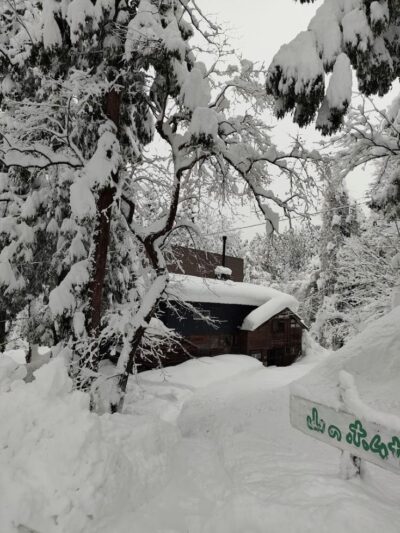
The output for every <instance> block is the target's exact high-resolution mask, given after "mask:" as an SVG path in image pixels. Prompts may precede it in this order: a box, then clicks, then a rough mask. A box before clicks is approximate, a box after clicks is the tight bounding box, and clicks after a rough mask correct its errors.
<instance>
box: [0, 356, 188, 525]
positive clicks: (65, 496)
mask: <svg viewBox="0 0 400 533" xmlns="http://www.w3.org/2000/svg"><path fill="white" fill-rule="evenodd" d="M22 377H23V376H22V372H20V373H19V372H18V368H17V367H16V363H15V362H14V361H12V360H11V359H9V358H6V357H4V358H2V359H1V366H0V383H2V384H3V385H5V384H7V386H3V387H2V391H1V392H0V442H1V444H2V446H1V449H0V471H1V476H0V494H1V513H0V531H2V532H4V533H13V532H15V533H17V532H18V533H20V532H21V531H38V532H40V533H59V532H60V533H71V532H74V533H81V532H82V533H83V532H85V533H91V532H93V533H94V532H95V531H97V524H98V523H99V522H100V521H101V520H102V519H103V518H105V517H107V516H115V515H118V514H119V513H120V512H121V511H124V510H125V509H126V508H127V507H129V508H130V509H132V507H133V508H136V506H138V505H140V504H141V503H143V501H144V500H145V499H146V497H149V495H150V493H151V492H152V491H153V490H154V488H155V487H159V486H163V483H165V482H166V480H167V478H168V475H169V474H168V469H167V459H166V457H167V454H168V451H169V449H170V448H171V447H172V446H173V445H174V444H175V442H176V440H177V438H178V437H177V431H176V429H174V428H173V427H172V426H170V425H168V424H166V423H163V422H161V421H156V420H155V419H152V418H150V417H135V418H133V417H130V416H128V415H127V416H123V417H122V416H115V415H114V416H110V415H104V416H102V417H100V416H98V415H96V414H94V413H91V412H90V411H89V397H88V395H87V394H84V393H82V392H79V391H73V390H72V381H71V380H70V378H69V377H68V375H67V372H66V369H65V366H64V361H63V359H62V358H56V359H53V360H52V361H51V362H50V363H48V364H46V365H44V366H42V367H41V368H40V369H39V370H37V371H36V372H35V380H34V381H33V382H32V383H24V382H23V381H22V379H21V378H22Z"/></svg>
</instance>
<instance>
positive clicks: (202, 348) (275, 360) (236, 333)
mask: <svg viewBox="0 0 400 533" xmlns="http://www.w3.org/2000/svg"><path fill="white" fill-rule="evenodd" d="M192 305H193V306H195V307H196V308H197V309H198V310H199V311H200V312H201V313H202V314H203V315H206V316H209V317H210V318H212V319H213V320H215V321H216V323H215V326H214V327H213V326H212V325H211V324H210V323H207V322H206V321H204V320H203V319H201V318H200V316H196V314H193V313H192V312H191V311H190V310H189V309H188V308H185V307H183V306H181V305H177V307H176V311H174V310H173V308H172V309H171V307H169V308H167V307H164V308H161V309H160V319H161V320H162V321H163V323H164V324H165V325H166V326H167V327H168V328H171V329H174V330H176V331H177V332H178V333H180V335H182V336H183V337H184V342H183V348H182V347H177V348H176V350H174V351H172V352H170V353H169V354H168V356H167V358H166V360H165V365H171V364H178V363H181V362H183V361H186V360H187V359H189V358H190V357H204V356H213V355H219V354H224V353H240V354H247V355H251V356H253V357H256V358H257V359H259V360H260V361H262V362H263V363H264V364H265V365H277V366H287V365H290V364H292V363H293V362H294V361H295V360H296V359H297V358H298V357H299V356H300V355H301V340H302V331H303V326H302V324H301V322H300V321H299V319H298V318H297V317H296V315H294V314H293V313H292V312H291V311H290V310H289V309H286V310H284V311H282V312H281V313H279V314H278V315H276V316H275V317H273V318H272V319H271V320H269V321H268V322H266V323H264V324H262V325H261V326H260V327H259V328H257V329H256V330H255V331H242V330H240V329H239V328H240V326H241V325H242V323H243V320H244V318H245V317H246V316H247V315H248V314H249V313H250V312H251V311H253V310H254V309H255V308H256V307H255V306H249V305H237V304H217V303H196V304H192Z"/></svg>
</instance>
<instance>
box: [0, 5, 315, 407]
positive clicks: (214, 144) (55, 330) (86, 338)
mask: <svg viewBox="0 0 400 533" xmlns="http://www.w3.org/2000/svg"><path fill="white" fill-rule="evenodd" d="M0 24H1V26H2V28H3V33H2V35H3V38H2V46H1V50H0V78H1V80H2V82H1V99H2V113H1V116H0V160H1V166H2V167H1V170H2V174H1V178H0V209H1V211H0V215H1V218H0V239H1V251H0V291H1V298H2V301H3V302H5V303H6V310H5V312H3V315H4V316H2V317H0V318H3V319H4V320H8V321H9V322H10V323H12V322H13V319H14V318H15V317H16V315H17V314H18V313H19V312H20V311H21V310H23V309H27V306H28V304H29V316H30V317H31V318H30V319H29V321H28V322H27V328H26V334H25V335H26V337H27V340H28V341H29V342H30V343H40V344H46V345H48V346H53V352H54V355H56V354H57V353H62V354H63V355H64V356H66V357H67V358H68V360H69V361H70V372H71V375H72V376H73V378H74V382H75V384H76V385H77V386H78V387H80V388H85V389H87V388H90V389H91V390H92V393H93V406H95V404H96V386H97V382H96V379H97V377H98V366H99V361H100V360H101V359H102V358H104V357H111V358H113V359H114V360H115V361H117V368H116V370H115V376H116V377H115V379H116V380H117V382H118V383H116V391H117V394H116V395H115V396H114V400H113V405H112V409H113V410H116V409H118V408H121V405H122V401H123V393H124V390H125V388H126V383H127V379H128V376H129V375H130V374H131V373H132V372H134V370H135V355H136V353H137V350H138V347H139V346H142V349H143V350H144V351H145V353H147V356H149V357H157V356H158V355H157V354H159V351H158V350H157V343H155V341H154V339H153V342H147V344H146V343H145V345H143V342H142V341H143V338H144V335H145V332H146V328H147V327H148V324H149V323H150V320H151V318H152V317H154V315H155V313H156V309H157V305H158V303H159V301H160V299H161V298H163V297H164V296H165V289H166V287H167V284H168V272H167V269H166V264H165V260H164V250H165V249H166V248H167V247H168V243H169V239H170V237H171V235H172V234H173V232H175V231H176V230H178V229H182V228H189V229H192V230H196V228H195V227H194V226H193V223H192V221H188V220H187V219H185V218H184V217H183V216H182V215H183V213H184V212H185V210H184V207H185V204H186V203H187V202H188V201H191V200H193V198H194V197H196V191H197V190H198V189H199V186H200V185H201V188H202V191H203V194H207V195H209V197H210V199H215V200H217V199H218V198H219V197H220V196H221V194H222V193H223V194H224V195H225V198H229V197H230V196H234V195H235V194H238V193H239V194H241V193H243V192H245V193H248V194H250V195H252V196H253V198H255V200H256V203H257V205H258V207H259V209H260V210H261V212H262V213H263V214H264V216H265V218H266V221H268V223H269V224H270V228H272V229H274V228H275V229H276V227H275V222H276V219H277V215H276V213H275V212H274V206H278V207H279V208H281V209H283V211H284V213H285V214H287V215H289V214H290V213H291V212H292V211H293V210H298V208H299V205H301V204H302V203H305V204H307V195H306V190H307V187H308V185H309V184H311V183H312V180H310V179H305V180H302V179H301V175H300V174H301V172H300V168H301V169H304V164H303V165H299V164H298V162H299V160H302V162H303V163H304V161H305V160H307V159H310V160H313V158H315V157H316V156H315V154H314V153H313V154H312V157H311V156H310V155H309V154H307V153H305V152H303V151H302V148H301V146H300V145H299V144H298V143H296V146H295V147H294V148H293V150H289V151H288V152H287V153H284V152H281V151H279V150H278V149H277V148H276V147H275V146H274V145H273V144H272V142H271V140H270V135H269V129H268V127H267V126H266V124H265V123H264V122H263V121H262V120H261V119H260V118H259V117H260V116H261V113H262V111H263V110H264V109H265V108H266V107H267V106H268V105H269V104H268V100H267V98H266V95H265V90H264V86H263V72H262V71H261V70H260V69H259V68H258V67H257V66H255V65H253V64H252V63H251V62H250V61H247V60H242V61H240V60H238V59H237V58H236V57H234V56H233V55H232V53H231V52H230V47H229V46H228V44H227V42H226V39H225V38H224V34H223V30H222V28H221V27H220V26H219V25H218V24H216V23H213V22H211V20H210V19H208V18H207V17H206V16H205V15H204V13H203V12H202V11H201V9H200V8H199V7H198V5H197V3H196V2H194V1H191V0H190V1H187V0H178V1H176V0H162V1H161V2H160V1H159V0H133V1H128V0H119V1H117V0H115V1H114V0H97V1H89V0H71V1H61V2H58V1H56V0H43V2H42V3H33V2H31V1H29V0H18V1H17V3H11V2H10V3H9V2H6V3H3V4H1V7H0ZM199 42H200V43H201V44H200V47H201V49H202V54H205V55H206V57H207V58H209V59H210V61H209V63H210V64H211V65H212V66H211V67H206V66H205V65H204V64H203V63H202V62H201V61H200V57H199V56H200V53H199V48H198V43H199ZM236 101H239V102H246V109H247V112H246V114H245V115H241V114H239V113H236V112H235V109H234V103H235V102H236ZM145 148H146V149H145ZM292 163H293V164H292ZM272 172H275V173H279V174H280V175H281V176H282V177H283V178H285V177H287V178H289V182H290V192H289V194H288V196H287V197H283V198H282V197H280V196H278V195H277V194H275V193H274V192H273V190H272V189H271V186H270V183H271V178H270V176H271V174H272ZM238 180H239V181H240V183H241V186H240V188H239V190H238V187H237V181H238ZM4 320H3V322H2V323H4ZM0 332H3V338H0V342H4V340H5V339H4V335H5V332H4V331H3V330H1V328H0ZM158 346H159V344H158ZM118 398H119V400H118Z"/></svg>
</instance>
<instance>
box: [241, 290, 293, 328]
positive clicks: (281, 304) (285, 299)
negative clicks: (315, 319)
mask: <svg viewBox="0 0 400 533" xmlns="http://www.w3.org/2000/svg"><path fill="white" fill-rule="evenodd" d="M298 307H299V303H298V301H297V300H296V298H294V297H293V296H290V295H289V294H284V293H280V294H279V296H274V298H272V299H271V300H269V301H268V302H265V303H264V304H262V305H260V307H257V309H254V311H252V312H251V313H250V314H248V315H247V316H246V318H245V319H244V321H243V324H242V328H241V329H244V330H246V331H254V330H256V329H257V328H259V327H260V326H261V325H262V324H264V323H265V322H267V320H269V319H270V318H272V317H273V316H275V315H276V314H278V313H280V312H281V311H283V310H284V309H286V308H288V309H290V310H291V311H293V313H295V312H296V311H297V309H298Z"/></svg>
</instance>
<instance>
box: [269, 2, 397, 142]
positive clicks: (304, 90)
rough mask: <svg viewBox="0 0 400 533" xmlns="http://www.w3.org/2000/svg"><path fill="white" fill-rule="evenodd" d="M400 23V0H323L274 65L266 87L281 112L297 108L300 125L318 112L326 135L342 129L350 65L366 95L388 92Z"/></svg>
mask: <svg viewBox="0 0 400 533" xmlns="http://www.w3.org/2000/svg"><path fill="white" fill-rule="evenodd" d="M312 1H313V0H311V2H312ZM300 2H301V3H305V2H307V3H309V2H310V0H300ZM399 27H400V6H399V3H398V2H397V1H396V0H382V1H373V2H371V1H370V0H324V2H323V4H322V5H321V7H319V8H318V9H317V11H316V14H315V16H314V17H313V18H312V20H311V21H310V23H309V26H308V29H307V30H306V31H303V32H301V33H300V34H298V35H297V37H295V39H293V40H292V41H291V42H290V43H289V44H285V45H283V46H282V47H281V48H280V50H279V51H278V53H277V54H276V55H275V57H274V59H273V61H272V63H271V65H270V68H269V73H268V77H267V92H268V93H269V94H271V95H273V96H274V98H275V112H276V114H277V115H278V116H279V117H282V116H284V115H285V114H286V113H288V112H290V111H292V110H293V111H294V121H295V122H297V123H298V124H299V125H300V126H304V125H306V124H309V123H310V122H312V121H313V120H314V118H315V117H316V126H317V128H318V129H320V130H321V131H322V133H323V134H329V133H332V132H333V131H335V130H337V129H338V127H339V126H340V125H341V123H342V118H343V116H344V114H345V113H346V111H347V108H348V106H349V104H350V101H351V90H352V73H351V68H353V69H354V71H355V73H356V76H357V82H358V87H359V90H360V91H361V92H362V93H363V94H364V95H367V96H368V95H373V94H377V95H379V96H382V95H384V94H386V93H387V92H388V90H389V89H390V87H391V84H392V82H393V81H394V80H395V79H397V78H398V77H399V74H400V54H399V42H400V41H399ZM328 73H331V76H330V78H329V82H328V84H327V85H326V74H328Z"/></svg>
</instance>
